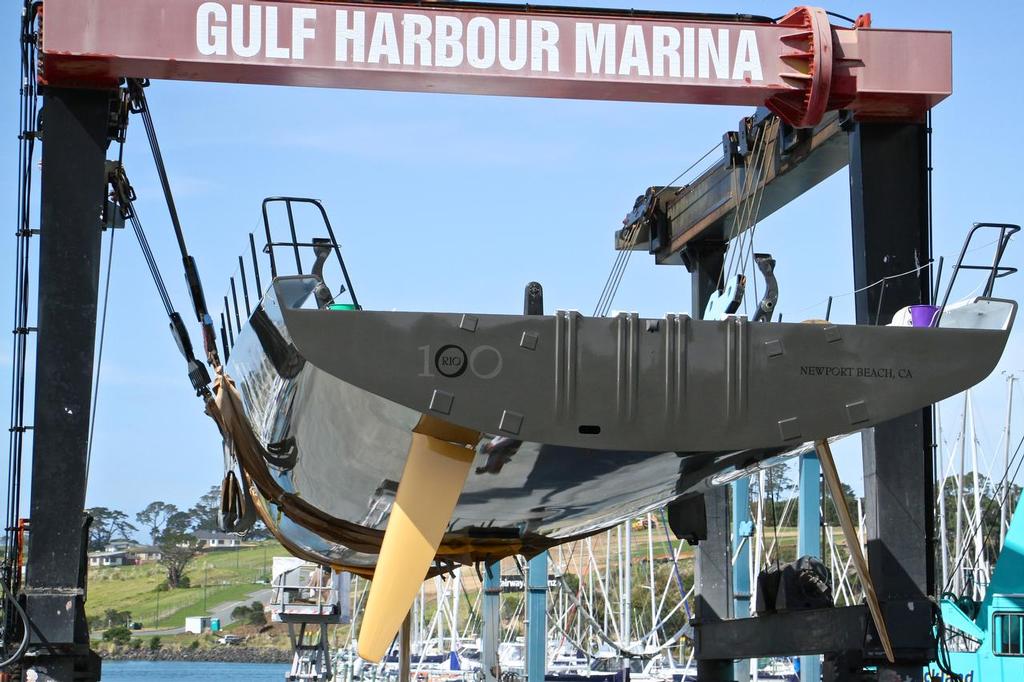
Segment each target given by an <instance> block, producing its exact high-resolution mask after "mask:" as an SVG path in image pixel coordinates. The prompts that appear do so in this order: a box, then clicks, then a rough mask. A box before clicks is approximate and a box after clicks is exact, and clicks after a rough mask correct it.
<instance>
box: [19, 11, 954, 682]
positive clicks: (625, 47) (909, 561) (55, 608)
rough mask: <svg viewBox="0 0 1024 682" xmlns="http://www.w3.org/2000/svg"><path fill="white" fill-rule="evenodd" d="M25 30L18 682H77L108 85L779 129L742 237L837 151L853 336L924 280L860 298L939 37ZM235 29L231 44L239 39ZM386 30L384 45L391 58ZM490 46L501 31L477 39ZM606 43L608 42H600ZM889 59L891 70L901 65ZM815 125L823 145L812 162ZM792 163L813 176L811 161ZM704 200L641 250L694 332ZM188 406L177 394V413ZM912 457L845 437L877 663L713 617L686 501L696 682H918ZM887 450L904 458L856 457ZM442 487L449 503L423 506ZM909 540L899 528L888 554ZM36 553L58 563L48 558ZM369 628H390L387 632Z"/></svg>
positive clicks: (814, 628) (837, 623) (919, 252)
mask: <svg viewBox="0 0 1024 682" xmlns="http://www.w3.org/2000/svg"><path fill="white" fill-rule="evenodd" d="M27 11H28V12H30V13H32V16H30V17H29V18H28V20H27V26H28V27H29V31H28V32H27V38H28V39H29V40H30V41H38V44H39V50H40V57H39V67H40V69H39V78H40V85H41V86H43V102H44V106H43V112H42V118H41V123H42V131H43V132H42V135H41V139H43V152H42V155H43V163H42V179H41V186H42V188H41V212H40V230H39V234H40V247H39V248H40V263H39V271H40V273H41V274H42V276H41V277H40V278H39V280H40V283H39V286H40V291H39V300H40V305H39V320H38V340H37V343H38V346H37V357H38V358H39V360H38V366H37V373H36V377H37V390H36V412H35V423H34V432H35V433H34V436H35V437H34V443H33V463H32V500H31V523H32V525H31V532H32V538H33V541H32V542H31V543H30V544H29V549H28V573H27V581H26V586H25V588H24V596H25V600H26V606H27V612H28V620H29V622H30V623H31V641H30V643H29V649H28V652H27V656H26V658H25V663H24V669H25V671H26V678H27V679H39V680H71V679H97V678H98V675H99V666H98V661H97V660H96V659H95V656H94V654H92V653H91V652H90V650H89V639H88V632H87V629H86V628H85V627H84V609H83V604H84V588H85V569H84V565H83V564H82V557H83V556H84V554H83V553H84V551H85V532H84V530H83V526H81V525H79V524H77V523H69V520H70V519H81V518H82V517H81V512H82V508H83V507H84V491H85V474H86V443H87V434H88V422H89V411H90V400H89V399H90V393H91V391H90V389H91V377H92V369H93V360H92V358H93V350H94V347H93V339H94V337H95V332H96V308H97V279H98V269H99V244H100V231H101V227H102V225H101V218H100V217H99V216H100V215H101V213H102V209H103V202H104V195H105V190H106V186H107V180H108V172H107V171H108V169H107V165H106V149H107V147H108V145H109V142H110V141H111V139H112V137H114V136H116V135H117V133H116V132H115V133H114V134H113V135H112V130H111V127H112V126H111V121H112V118H115V119H116V118H117V116H116V115H115V116H112V112H115V113H116V111H117V110H118V109H119V107H120V105H121V103H122V102H123V101H124V97H123V96H122V95H120V94H119V92H118V86H119V85H120V84H121V83H122V82H123V79H125V78H130V79H148V78H168V79H180V80H203V81H216V82H236V83H237V82H240V83H266V84H284V85H304V86H319V87H347V88H367V89H380V90H407V91H421V92H422V91H430V92H451V93H474V94H496V95H516V96H537V97H557V98H580V99H608V100H624V101H650V102H670V103H703V104H733V105H757V106H760V105H763V106H766V107H767V108H768V109H769V110H771V111H772V112H774V113H775V114H776V115H777V116H778V117H779V118H780V119H781V120H782V122H783V123H784V125H783V126H782V127H781V129H780V130H781V132H780V134H781V136H782V140H783V143H782V144H780V145H779V155H778V156H779V158H777V159H773V160H772V163H773V172H774V176H766V177H765V179H764V184H765V189H764V194H765V201H766V202H767V204H766V206H765V207H764V208H763V209H762V211H761V214H760V215H761V216H763V215H765V214H766V213H767V212H770V210H771V206H770V204H771V201H769V199H770V198H771V197H774V198H775V199H774V200H775V201H777V202H778V203H777V205H776V206H775V207H776V208H777V207H778V206H781V205H782V204H784V203H786V202H787V201H789V200H790V199H792V198H795V196H797V195H799V194H800V193H801V192H802V191H803V190H805V189H807V188H809V187H810V186H812V185H813V184H814V183H815V182H817V181H820V180H821V179H823V178H824V177H826V176H827V175H828V174H829V172H827V167H828V163H832V164H833V166H835V164H837V163H839V161H838V157H836V156H835V154H836V153H837V150H839V149H845V150H848V162H849V165H850V171H851V172H850V178H851V200H852V216H853V241H854V271H855V279H856V284H857V286H858V288H862V290H861V291H860V293H858V295H857V321H858V323H862V324H871V323H877V321H878V320H881V319H888V318H889V317H891V315H892V313H893V312H895V311H896V310H897V309H899V308H901V307H903V306H905V305H908V304H913V303H927V302H929V300H930V291H929V286H928V284H927V280H926V278H924V277H916V278H914V277H903V278H898V279H893V280H891V281H890V283H889V285H888V286H887V287H886V290H885V296H884V300H882V299H881V298H880V292H879V291H878V290H877V288H867V287H866V286H865V285H867V284H870V283H872V282H875V281H878V280H879V279H882V278H883V277H887V276H890V275H893V274H896V273H898V272H904V271H906V270H908V269H910V268H913V267H915V266H916V265H919V264H921V263H927V262H928V260H929V258H930V246H931V245H930V238H929V229H928V192H927V186H928V154H927V139H928V137H927V133H928V131H927V128H926V125H925V123H924V121H925V117H926V115H927V112H928V110H929V109H930V108H931V107H932V106H934V105H935V104H937V103H938V102H939V101H941V100H942V99H944V98H945V97H947V96H948V95H949V94H950V93H951V64H950V62H951V38H950V34H949V33H948V32H935V31H890V30H872V29H870V28H869V26H870V19H869V17H868V16H867V15H865V16H864V17H862V18H860V19H858V21H857V22H856V24H855V25H854V26H852V27H849V28H846V27H836V26H831V25H830V24H829V20H828V17H827V15H826V12H825V11H824V10H821V9H817V8H809V7H799V8H796V9H794V10H793V11H792V12H790V13H789V14H787V15H786V16H785V17H783V18H781V19H779V20H772V19H770V18H767V17H756V16H746V15H742V16H741V15H711V14H684V13H668V12H642V11H636V10H623V11H616V10H593V9H575V8H545V7H534V6H508V5H496V4H493V5H487V4H475V3H457V4H456V3H451V4H446V3H429V4H427V5H419V4H412V3H409V4H402V3H397V2H396V3H388V4H383V3H373V4H363V3H353V2H350V3H335V2H317V3H297V2H290V1H286V0H280V1H278V2H261V3H258V4H257V3H245V2H243V3H234V4H231V5H227V4H222V3H216V2H199V0H180V1H176V2H170V3H168V2H163V1H161V0H45V2H42V3H38V2H37V3H34V4H31V5H29V6H28V8H27ZM44 15H45V16H44ZM229 15H230V16H229ZM246 17H248V21H249V24H248V25H249V27H250V28H251V29H254V30H252V31H251V32H249V33H248V35H239V33H240V32H241V31H242V30H243V29H244V27H245V25H246V22H245V19H246ZM37 22H38V23H37ZM259 26H262V27H263V28H264V30H262V31H260V29H259V28H258V27H259ZM396 26H397V27H402V29H401V32H402V36H403V41H402V44H403V47H404V49H402V50H401V51H400V50H399V49H398V45H399V42H398V40H397V35H396V34H395V27H396ZM434 26H438V27H444V32H443V36H444V38H443V40H442V39H440V38H439V39H438V41H437V46H436V47H437V51H436V53H435V51H434V50H433V49H432V46H431V44H430V41H429V31H430V29H431V28H432V27H434ZM456 26H457V27H459V29H460V31H459V32H460V34H461V29H462V28H463V27H467V28H468V29H470V30H468V31H467V35H468V36H470V37H469V38H467V39H466V41H465V43H463V42H460V41H459V40H458V39H457V38H453V36H454V35H455V34H454V32H453V31H454V28H453V27H456ZM495 26H498V27H499V28H502V27H503V28H502V31H499V32H498V33H499V34H500V35H498V37H497V38H496V37H495V36H496V32H495ZM371 27H373V36H372V37H370V35H371V34H370V30H371ZM381 27H382V28H381ZM488 27H489V28H488ZM513 27H514V28H515V33H516V35H517V36H520V38H521V39H525V40H529V41H530V42H531V50H530V57H529V59H528V60H525V59H524V60H522V61H518V55H512V54H511V53H510V51H509V45H508V44H507V43H508V34H509V32H510V31H511V29H512V28H513ZM616 31H619V35H620V36H622V38H623V41H624V42H622V43H619V42H617V41H616V40H615V32H616ZM435 33H437V34H438V35H442V33H441V32H439V31H435ZM502 35H503V36H504V38H502V37H501V36H502ZM655 35H657V39H656V40H655V39H654V36H655ZM381 36H384V37H383V38H381ZM388 36H390V38H389V37H388ZM645 36H646V37H647V41H645V38H644V37H645ZM155 37H159V39H155ZM496 40H497V41H498V44H495V41H496ZM502 40H505V41H506V42H505V43H501V41H502ZM368 45H369V50H367V46H368ZM730 45H732V46H733V47H734V48H735V49H734V50H733V51H730V49H729V46H730ZM261 46H262V47H261ZM469 48H472V50H470V49H469ZM620 50H621V55H620V54H619V52H620ZM496 52H497V53H498V54H497V56H496ZM434 54H437V55H438V57H437V58H436V60H435V59H432V55H434ZM907 55H912V56H913V58H914V59H913V60H911V61H909V62H908V59H907ZM456 56H457V58H456ZM836 110H841V111H842V112H843V113H842V118H841V122H839V123H836V116H835V114H831V113H829V112H833V111H836ZM829 125H833V126H838V127H839V129H838V130H833V134H832V136H831V137H829V138H828V139H827V140H825V141H822V140H821V139H820V138H821V135H822V131H823V130H824V129H825V128H827V127H828V126H829ZM115 127H116V126H115ZM840 130H841V134H840ZM25 132H26V133H29V134H32V133H34V132H36V131H31V130H26V131H25ZM743 132H749V131H746V130H745V131H741V134H740V135H738V136H736V138H735V139H736V140H737V144H736V145H733V144H732V141H733V139H734V138H733V136H729V137H728V138H727V140H726V142H727V146H726V152H727V153H726V154H725V156H724V158H723V163H722V164H720V167H719V170H720V171H721V173H722V174H724V175H726V176H728V175H730V174H731V173H735V172H742V169H743V168H744V167H745V165H746V164H747V163H748V161H749V159H748V158H747V157H745V156H744V155H743V153H742V149H743V145H742V138H743ZM787 141H788V142H787ZM790 143H791V144H790ZM154 151H156V150H154ZM829 151H831V152H832V156H829V155H828V153H827V152H829ZM815 158H825V162H823V163H822V164H821V165H820V166H819V165H818V164H812V163H810V161H811V159H815ZM844 161H845V160H844ZM839 165H842V164H839ZM833 170H834V169H833ZM165 189H166V188H165ZM716 189H717V192H718V193H719V196H722V197H724V198H725V201H724V202H723V203H721V204H718V205H710V204H708V202H706V201H705V202H703V203H700V202H697V203H698V204H700V205H698V206H696V207H695V206H693V205H685V206H680V205H678V202H673V201H671V199H674V198H675V195H676V194H680V193H673V194H672V197H669V196H667V195H668V193H665V195H660V196H658V197H657V200H658V201H657V205H659V206H662V205H664V206H665V207H666V210H665V217H664V220H663V221H662V222H661V224H660V225H659V226H658V227H657V229H656V230H655V231H654V233H652V237H651V239H650V240H649V242H648V243H649V246H648V248H649V250H650V251H651V252H652V253H653V254H654V255H655V256H656V258H657V259H658V262H667V263H679V264H685V265H686V267H687V268H688V269H689V271H690V272H691V277H692V280H693V301H694V305H693V310H695V311H701V310H705V308H706V307H707V305H708V303H709V301H710V300H711V298H712V296H713V295H714V294H715V292H716V291H717V290H718V285H719V282H718V276H719V273H720V272H721V265H722V259H723V252H724V246H725V242H726V241H728V239H730V238H731V237H733V236H734V235H731V234H729V233H728V232H726V231H724V230H723V229H722V228H723V225H724V224H725V222H724V221H725V218H726V216H727V215H728V214H729V212H730V210H735V205H733V206H732V207H730V203H729V199H730V197H731V198H732V199H733V200H735V197H736V194H735V191H734V188H729V187H728V186H725V187H723V186H719V187H717V188H716ZM681 194H685V191H683V192H682V193H681ZM693 203H694V202H691V204H693ZM695 211H699V212H703V213H704V216H703V218H701V219H700V220H694V212H695ZM637 243H643V242H642V241H638V242H637ZM183 254H184V255H185V256H186V260H185V265H186V268H187V269H188V268H190V267H193V266H194V264H193V263H192V262H191V261H190V260H189V259H188V258H187V253H185V252H184V249H183ZM193 295H194V296H197V295H198V296H197V299H196V302H197V303H198V301H200V300H201V292H199V291H196V290H193ZM197 314H198V316H199V322H200V323H201V324H202V325H203V327H204V338H205V339H206V341H207V344H209V343H210V338H211V333H210V330H211V329H212V321H211V320H210V318H209V316H208V314H206V313H205V305H203V306H199V305H197ZM172 321H173V317H172ZM176 326H177V325H176ZM183 329H184V327H183V325H181V326H180V328H179V329H178V334H179V336H181V331H182V330H183ZM212 345H213V347H210V346H209V345H208V347H207V350H208V354H211V355H210V357H211V358H215V353H216V348H215V339H214V341H213V344H212ZM199 367H200V368H201V369H202V371H200V370H199V369H196V368H195V367H191V368H190V375H191V377H192V378H193V382H194V383H198V382H201V381H202V378H203V374H204V373H205V368H202V366H201V365H199ZM204 389H205V386H199V387H198V388H197V390H198V391H199V392H200V393H203V391H204ZM205 390H208V389H205ZM931 447H932V440H931V414H930V411H929V410H925V411H922V412H921V413H918V414H913V415H908V416H906V417H902V418H899V419H896V420H893V421H892V422H889V423H886V424H884V425H882V426H879V427H877V428H875V429H873V430H872V431H871V432H870V433H867V434H865V451H864V457H865V474H866V475H865V488H866V495H867V502H868V509H869V513H868V519H869V528H868V529H867V531H868V538H869V541H868V545H869V556H868V560H869V563H870V568H871V576H872V577H873V579H874V584H875V586H876V588H877V592H878V596H879V600H880V603H881V608H882V610H883V611H884V616H885V622H886V623H888V625H889V631H890V635H891V636H892V647H893V649H892V651H893V656H892V657H890V658H889V660H888V661H886V658H885V657H884V656H883V655H882V653H883V652H882V651H881V648H880V646H879V641H878V639H877V637H874V636H872V637H871V638H870V642H869V644H868V645H866V644H865V632H872V633H873V631H870V630H869V628H868V617H867V614H866V610H865V609H864V608H863V607H850V608H845V609H830V610H829V611H828V613H826V614H822V613H816V612H803V613H784V614H773V615H771V616H765V617H761V618H758V619H737V620H731V621H730V620H727V619H726V616H728V615H729V614H731V613H732V608H733V607H732V604H731V599H730V598H731V594H730V582H729V575H730V569H729V566H730V560H729V555H730V551H729V543H728V537H729V532H728V525H727V521H728V510H727V496H726V492H725V490H724V489H723V490H719V491H715V492H712V493H710V494H709V495H708V496H707V500H706V509H707V527H706V529H705V530H706V535H707V539H706V540H703V541H702V542H701V544H700V545H699V550H698V560H697V576H698V583H699V596H698V599H697V602H698V603H697V607H698V611H697V613H698V615H699V623H698V624H697V625H696V627H695V643H696V647H697V657H698V660H699V669H700V674H701V679H702V682H710V681H714V680H728V679H733V664H732V659H734V658H736V657H741V658H750V657H755V656H758V655H770V654H776V653H788V654H792V653H807V654H811V653H815V654H816V653H821V652H843V653H844V655H849V654H848V652H854V653H853V656H856V657H863V660H864V661H865V662H873V663H878V664H879V670H880V671H881V673H882V675H883V676H884V675H889V674H901V675H902V676H903V677H902V679H907V680H913V679H920V678H921V670H922V666H923V665H924V664H925V663H926V662H927V661H928V660H930V659H931V658H932V657H933V655H934V648H935V646H934V638H933V636H932V613H933V604H932V602H931V601H929V599H928V595H931V594H933V593H934V580H933V576H932V573H931V562H930V560H929V557H930V556H931V543H932V537H933V534H932V529H931V523H932V513H931V510H932V506H931V504H932V503H931V498H932V496H931V481H932V477H931V458H930V456H929V453H930V449H931ZM433 450H435V448H434V447H433V445H432V444H430V443H425V444H424V447H423V448H422V452H421V454H422V455H423V456H424V457H431V456H433V455H437V456H438V457H440V458H447V459H448V460H450V461H451V464H452V467H453V469H458V470H459V471H462V470H464V469H466V468H467V466H468V465H467V464H466V463H465V462H464V461H463V460H464V458H463V457H462V456H461V455H462V453H455V456H450V455H451V453H446V452H440V453H438V452H433ZM893 451H900V452H902V453H904V456H901V457H885V456H878V455H880V454H882V455H884V453H891V452H893ZM454 478H457V477H454ZM449 487H451V486H450V485H449V481H445V482H444V485H442V486H441V488H442V489H444V490H447V489H448V488H449ZM399 497H401V493H399ZM410 505H411V506H410V508H409V510H407V511H408V512H409V513H410V514H412V515H413V516H414V517H415V516H416V514H418V511H417V507H416V503H415V500H412V501H411V502H410ZM437 517H438V519H440V517H441V515H440V514H438V515H437ZM438 519H435V520H436V521H437V520H438ZM414 520H418V519H414ZM438 522H439V523H443V521H438ZM86 523H87V522H86ZM428 525H429V526H430V528H429V529H428V532H426V533H424V537H423V543H422V546H420V547H418V548H417V549H416V552H415V553H416V554H417V558H416V559H415V563H416V565H419V564H421V563H422V562H423V561H427V562H429V561H430V559H431V556H430V555H432V553H433V550H432V549H431V545H433V544H436V540H437V537H432V536H435V535H437V533H438V531H437V529H436V528H434V526H435V525H436V524H428ZM908 528H913V529H917V530H916V532H914V533H910V534H908V533H907V529H908ZM389 530H390V529H389ZM922 530H923V532H921V531H922ZM55 547H60V548H61V550H62V551H60V552H54V548H55ZM387 551H389V550H388V549H387V548H385V552H387ZM406 557H408V555H407V554H406V555H403V558H406ZM382 563H384V564H386V563H387V562H382ZM545 572H546V570H545ZM414 574H415V571H407V572H406V574H405V575H399V576H396V578H395V579H396V581H397V582H398V583H399V586H400V589H401V590H402V591H408V590H409V589H415V588H414V587H413V585H412V580H413V579H414V580H415V583H416V584H418V582H419V579H418V578H417V577H416V576H415V575H414ZM410 576H411V577H410ZM532 583H533V581H532V580H531V584H532ZM396 603H397V601H396ZM380 615H381V616H383V617H384V618H385V619H386V620H387V619H390V618H392V617H393V618H398V619H399V620H400V619H401V617H402V615H403V614H386V613H383V614H380ZM542 620H543V619H542V618H541V621H542ZM390 627H391V624H390V623H389V624H388V625H387V627H386V628H384V629H385V630H386V629H389V628H390ZM893 659H895V662H894V661H893ZM538 669H539V671H540V674H542V673H543V665H540V666H539V667H538V666H536V665H533V666H531V682H533V680H534V676H535V675H536V674H537V671H538Z"/></svg>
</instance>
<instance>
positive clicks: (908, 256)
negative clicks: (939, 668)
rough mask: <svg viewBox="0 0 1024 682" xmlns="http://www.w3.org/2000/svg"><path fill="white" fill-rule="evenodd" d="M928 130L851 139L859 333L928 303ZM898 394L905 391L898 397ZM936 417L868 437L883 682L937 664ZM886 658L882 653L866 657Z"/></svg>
mask: <svg viewBox="0 0 1024 682" xmlns="http://www.w3.org/2000/svg"><path fill="white" fill-rule="evenodd" d="M928 164H929V160H928V149H927V130H926V128H925V126H924V125H922V124H899V123H858V124H856V125H855V126H854V128H853V131H852V133H851V135H850V200H851V204H852V211H851V213H852V230H853V258H854V262H853V271H854V286H855V287H856V288H857V289H858V290H859V293H858V294H857V296H856V307H857V323H858V324H887V323H888V322H889V320H890V319H891V318H892V315H893V314H894V313H895V312H896V311H897V310H899V309H900V308H901V307H903V306H906V305H911V304H917V303H928V302H929V296H930V286H929V278H928V270H927V269H924V270H921V271H920V272H918V273H916V274H910V275H905V276H900V277H894V278H893V279H890V280H887V281H885V282H884V283H883V284H880V285H877V286H870V287H869V285H872V284H874V283H875V282H878V281H879V280H881V279H882V278H883V277H888V276H892V275H899V274H900V273H904V272H907V271H910V270H913V269H914V268H918V267H922V266H924V265H926V264H927V263H928V262H929V259H930V257H931V248H930V247H931V243H930V241H931V240H930V229H929V219H928V202H929V197H928ZM894 390H898V387H894ZM931 419H932V410H931V408H928V409H925V410H922V411H919V412H914V413H912V414H908V415H905V416H903V417H900V418H897V419H894V420H892V421H889V422H886V423H884V424H881V425H879V426H877V427H875V428H873V429H869V430H867V431H866V432H865V433H864V435H863V457H864V495H865V499H866V514H867V521H866V536H867V549H868V565H869V568H870V572H871V576H872V578H873V581H874V583H875V588H876V591H877V593H878V598H879V600H880V601H881V602H882V611H883V613H884V614H885V619H886V622H887V624H888V629H889V631H890V633H891V634H892V643H893V647H894V649H895V653H896V663H895V664H888V663H883V664H881V665H880V666H879V679H880V680H891V679H899V680H901V681H902V682H915V681H919V680H922V679H923V676H924V672H923V670H924V668H923V667H922V666H923V664H924V663H926V662H927V661H928V660H929V658H930V657H932V656H933V655H934V650H935V640H934V637H933V633H932V606H931V604H930V602H929V601H928V595H933V594H934V593H935V578H934V566H933V561H932V557H933V550H934V528H933V525H934V513H933V511H934V510H933V507H934V503H933V501H934V496H933V487H934V483H933V472H932V457H931V445H932V443H931V439H932V428H931ZM866 653H868V654H869V655H870V656H872V657H876V658H877V657H880V656H879V654H880V652H866Z"/></svg>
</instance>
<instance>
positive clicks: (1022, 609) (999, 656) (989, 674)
mask: <svg viewBox="0 0 1024 682" xmlns="http://www.w3.org/2000/svg"><path fill="white" fill-rule="evenodd" d="M941 607H942V620H943V622H944V623H945V630H946V632H945V634H944V636H943V641H944V642H945V645H946V647H945V648H946V652H947V656H948V662H949V669H950V670H952V671H953V672H955V673H956V674H957V675H959V676H960V679H961V680H963V682H1001V681H1002V680H1007V681H1008V682H1009V681H1011V680H1012V681H1014V682H1016V681H1017V680H1024V513H1015V514H1014V515H1013V520H1012V521H1011V522H1010V527H1009V528H1008V529H1007V532H1006V541H1005V543H1004V545H1003V550H1002V552H1000V554H999V561H997V562H996V567H995V571H994V573H993V574H992V582H991V583H989V586H988V590H987V591H986V593H985V599H984V600H982V601H981V602H974V601H970V600H964V599H960V600H955V599H952V598H950V597H943V599H942V602H941ZM928 674H929V675H930V676H931V677H930V679H931V680H933V681H934V682H939V681H941V682H947V681H949V680H951V679H955V678H951V677H950V675H949V674H947V673H943V672H941V671H940V670H939V669H938V666H936V665H935V664H932V665H931V667H930V668H929V669H928Z"/></svg>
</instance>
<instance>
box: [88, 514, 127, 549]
mask: <svg viewBox="0 0 1024 682" xmlns="http://www.w3.org/2000/svg"><path fill="white" fill-rule="evenodd" d="M85 513H86V514H88V515H89V516H90V517H92V523H91V524H90V525H89V549H91V550H94V551H95V550H102V549H103V548H104V547H106V546H107V545H108V544H109V543H110V541H111V540H114V539H116V538H127V537H128V536H129V535H131V534H132V533H135V532H136V531H138V528H136V527H135V526H133V525H132V524H131V522H130V521H129V520H128V515H127V514H125V513H124V512H123V511H118V510H117V509H108V508H106V507H90V508H89V509H86V510H85Z"/></svg>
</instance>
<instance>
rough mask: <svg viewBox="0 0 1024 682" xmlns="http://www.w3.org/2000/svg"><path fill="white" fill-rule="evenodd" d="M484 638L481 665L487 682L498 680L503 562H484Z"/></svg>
mask: <svg viewBox="0 0 1024 682" xmlns="http://www.w3.org/2000/svg"><path fill="white" fill-rule="evenodd" d="M481 635H482V636H481V639H482V640H483V642H482V644H483V646H482V649H483V651H482V652H481V657H480V667H481V668H482V669H483V673H484V681H485V682H498V680H499V678H500V675H499V672H498V642H499V641H500V639H501V562H500V561H495V562H493V563H489V564H484V609H483V632H482V633H481Z"/></svg>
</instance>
